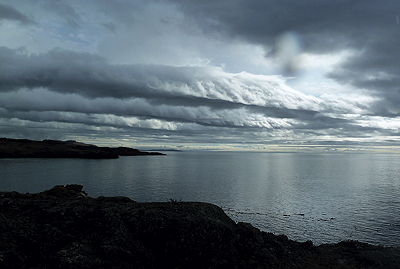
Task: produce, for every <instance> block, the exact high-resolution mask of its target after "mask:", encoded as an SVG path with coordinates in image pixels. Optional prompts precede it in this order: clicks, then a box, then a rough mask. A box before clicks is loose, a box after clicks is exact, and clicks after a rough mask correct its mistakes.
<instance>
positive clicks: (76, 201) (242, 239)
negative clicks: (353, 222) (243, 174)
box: [0, 185, 400, 269]
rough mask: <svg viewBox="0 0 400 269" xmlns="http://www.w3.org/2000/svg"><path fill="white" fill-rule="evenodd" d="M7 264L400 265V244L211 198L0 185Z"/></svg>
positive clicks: (1, 246) (0, 254) (2, 258)
mask: <svg viewBox="0 0 400 269" xmlns="http://www.w3.org/2000/svg"><path fill="white" fill-rule="evenodd" d="M0 268H97V269H98V268H400V249H398V248H385V247H380V246H372V245H369V244H364V243H360V242H357V241H346V242H340V243H338V244H329V245H321V246H314V245H313V244H312V242H311V241H307V242H302V243H301V242H295V241H292V240H289V239H288V238H287V237H286V236H284V235H278V236H276V235H273V234H271V233H266V232H262V231H260V230H258V229H256V228H254V227H253V226H252V225H251V224H248V223H235V222H234V221H233V220H232V219H230V218H229V217H228V216H227V215H226V214H225V213H224V212H223V210H222V209H221V208H219V207H217V206H215V205H212V204H208V203H199V202H175V201H171V202H165V203H138V202H135V201H133V200H131V199H129V198H127V197H98V198H91V197H88V196H87V194H86V193H85V192H84V191H82V186H80V185H67V186H55V187H54V188H52V189H50V190H47V191H44V192H41V193H37V194H21V193H18V192H0Z"/></svg>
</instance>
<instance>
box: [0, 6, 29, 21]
mask: <svg viewBox="0 0 400 269" xmlns="http://www.w3.org/2000/svg"><path fill="white" fill-rule="evenodd" d="M1 20H12V21H18V22H20V23H23V24H35V22H34V21H33V20H31V19H29V18H28V17H27V16H26V15H24V14H22V13H21V12H19V11H18V10H16V9H15V8H13V7H11V6H7V5H3V4H1V3H0V21H1Z"/></svg>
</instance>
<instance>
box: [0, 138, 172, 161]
mask: <svg viewBox="0 0 400 269" xmlns="http://www.w3.org/2000/svg"><path fill="white" fill-rule="evenodd" d="M145 155H166V154H164V153H160V152H146V151H140V150H137V149H133V148H128V147H117V148H111V147H98V146H95V145H91V144H85V143H81V142H76V141H74V140H70V141H59V140H48V139H47V140H46V139H45V140H43V141H34V140H28V139H10V138H0V158H85V159H117V158H119V156H145Z"/></svg>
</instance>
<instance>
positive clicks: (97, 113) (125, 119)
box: [0, 0, 400, 150]
mask: <svg viewBox="0 0 400 269" xmlns="http://www.w3.org/2000/svg"><path fill="white" fill-rule="evenodd" d="M346 3H347V2H346ZM111 4H112V5H111ZM111 4H110V2H109V1H107V2H102V1H93V2H91V3H90V4H89V3H82V2H79V1H58V2H53V1H39V4H38V5H35V6H31V5H30V4H29V3H14V2H12V1H4V3H3V4H0V33H1V35H0V36H1V40H0V41H1V43H0V44H2V45H3V46H2V47H1V48H0V133H1V134H2V136H7V137H15V138H30V139H41V138H51V139H79V140H83V141H94V140H96V141H97V143H99V142H100V143H102V142H103V141H109V142H108V143H113V142H114V143H122V144H126V145H135V146H137V145H138V146H143V147H147V146H148V147H150V146H153V145H166V146H167V145H171V146H174V147H189V148H216V149H269V150H294V149H296V150H299V149H302V150H310V149H312V150H315V149H316V148H320V149H322V150H331V149H342V150H344V149H346V150H347V149H350V148H351V149H357V150H361V149H367V148H371V147H373V148H376V149H380V150H384V149H385V150H386V149H387V148H388V147H390V148H392V149H394V150H396V145H397V142H398V136H399V127H400V120H399V112H400V108H399V106H398V101H400V100H399V96H400V88H399V85H400V84H399V82H400V79H399V78H400V77H399V75H398V74H400V70H399V69H400V65H398V62H399V61H398V60H399V58H400V49H399V48H400V46H397V45H399V44H398V38H397V39H396V38H395V37H396V36H397V37H398V35H399V34H400V25H399V19H398V18H399V17H398V14H396V13H395V12H394V11H393V10H394V8H395V7H396V6H399V4H398V3H397V2H395V1H392V2H391V1H388V5H386V4H385V7H382V5H379V3H377V4H376V5H377V6H374V5H373V4H371V3H369V4H368V3H364V2H360V3H353V4H349V3H347V4H344V3H341V5H339V4H338V3H336V2H335V3H324V4H318V5H317V6H315V5H316V3H315V1H302V4H301V5H299V2H295V1H283V2H282V1H280V2H277V1H255V0H254V1H232V3H231V2H230V4H229V5H227V4H226V2H225V1H214V2H213V3H203V4H201V5H200V4H198V2H196V1H193V2H192V1H182V2H180V1H146V2H144V1H139V0H138V1H118V2H113V3H111ZM310 6H314V9H309V7H310ZM378 7H379V9H378ZM397 10H400V9H397ZM328 11H329V12H328ZM328 14H331V15H329V16H328ZM332 14H334V15H335V16H333V15H332ZM396 44H397V45H396Z"/></svg>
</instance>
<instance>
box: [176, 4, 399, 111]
mask: <svg viewBox="0 0 400 269" xmlns="http://www.w3.org/2000/svg"><path fill="white" fill-rule="evenodd" d="M171 2H173V3H176V4H177V5H179V7H180V8H181V10H182V11H183V12H185V13H186V14H187V15H189V16H190V17H192V18H195V19H196V20H198V21H201V23H200V24H199V25H202V26H203V27H204V29H205V30H206V31H209V32H216V31H217V32H220V33H222V34H224V35H228V36H239V37H242V38H245V39H247V40H248V41H250V42H254V43H257V44H261V45H263V46H265V47H266V51H271V52H273V51H274V47H273V44H274V40H275V39H276V38H277V37H278V36H279V35H280V34H282V33H285V32H296V33H297V34H298V35H299V36H300V37H301V43H302V49H303V50H304V51H305V52H311V53H321V54H327V53H333V52H335V51H336V52H338V51H341V50H350V51H352V52H353V53H354V55H353V56H352V57H350V58H349V59H347V61H345V62H344V63H343V64H339V65H338V66H337V68H336V69H335V70H333V71H332V72H331V73H330V74H329V77H330V78H333V79H335V80H336V81H338V82H340V83H343V84H350V85H352V86H355V87H358V88H364V89H369V90H372V91H374V93H375V94H376V95H377V96H381V97H382V98H384V100H383V101H382V102H379V103H377V104H376V107H385V106H387V107H388V109H386V110H385V109H384V110H383V111H379V110H378V109H377V110H376V113H380V114H382V115H384V114H391V113H392V114H398V113H399V112H400V109H399V108H398V106H396V104H398V103H399V101H400V86H399V85H400V75H399V74H400V64H399V63H400V41H399V36H400V20H399V17H400V2H399V1H397V0H396V1H394V0H390V1H385V2H384V3H383V2H380V1H347V0H340V1H295V0H284V1H282V0H279V1H278V0H267V1H261V0H248V1H240V0H235V1H229V2H227V1H223V0H220V1H218V0H216V1H206V2H205V1H201V2H199V1H186V0H185V1H183V0H171Z"/></svg>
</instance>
